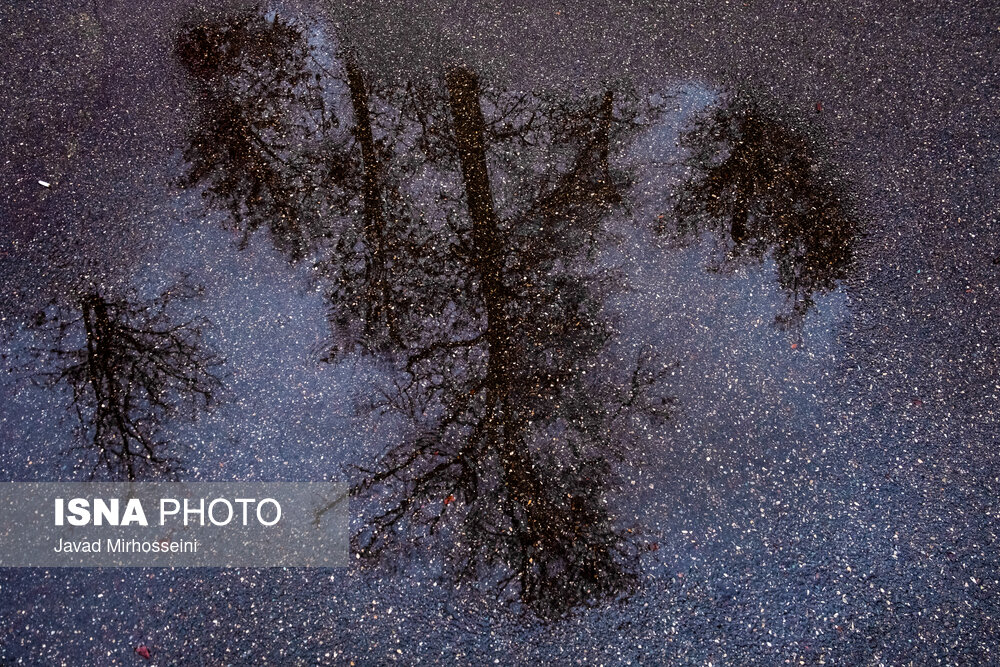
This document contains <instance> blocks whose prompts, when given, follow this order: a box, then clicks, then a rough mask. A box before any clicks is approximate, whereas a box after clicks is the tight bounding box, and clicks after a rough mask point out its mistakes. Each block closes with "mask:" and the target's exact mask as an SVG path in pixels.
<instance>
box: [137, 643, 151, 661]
mask: <svg viewBox="0 0 1000 667" xmlns="http://www.w3.org/2000/svg"><path fill="white" fill-rule="evenodd" d="M135 652H136V653H138V654H139V655H141V656H142V657H143V658H145V659H146V660H149V658H150V655H149V649H148V648H146V646H144V645H140V646H139V647H138V648H137V649H136V650H135Z"/></svg>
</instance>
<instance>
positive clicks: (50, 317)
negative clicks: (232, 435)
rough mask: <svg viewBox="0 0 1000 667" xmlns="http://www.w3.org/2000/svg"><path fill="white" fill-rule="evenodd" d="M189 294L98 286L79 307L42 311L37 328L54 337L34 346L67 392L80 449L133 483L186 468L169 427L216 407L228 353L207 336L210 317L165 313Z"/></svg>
mask: <svg viewBox="0 0 1000 667" xmlns="http://www.w3.org/2000/svg"><path fill="white" fill-rule="evenodd" d="M190 295H191V293H190V290H189V289H186V288H178V289H175V290H170V291H168V292H165V293H164V294H163V295H162V296H160V297H158V298H156V299H154V300H153V301H152V302H148V303H143V302H140V301H137V300H134V299H124V298H108V297H106V296H104V295H102V294H101V293H100V292H99V291H97V290H95V291H92V292H90V293H87V294H85V295H83V296H81V297H80V298H79V299H77V300H76V301H75V304H74V305H73V306H72V307H70V306H52V307H50V308H49V309H47V310H46V311H44V312H42V313H39V314H38V315H37V316H36V318H35V321H34V328H35V329H36V330H37V331H39V332H41V333H42V334H43V335H45V336H46V337H48V338H49V339H50V340H51V341H52V343H51V345H50V346H49V347H46V348H38V349H36V350H35V356H36V358H37V359H38V361H39V362H40V364H41V368H42V370H41V377H42V378H43V379H44V383H45V384H46V385H47V386H49V387H52V388H59V387H68V388H69V389H70V391H71V395H72V406H73V410H74V412H75V414H76V417H77V434H78V437H79V440H80V444H79V445H78V447H76V448H75V449H77V450H78V451H80V452H81V453H82V459H81V460H82V461H83V462H84V464H85V465H90V472H91V474H92V475H95V474H97V472H98V471H99V470H100V469H102V468H103V469H105V470H106V471H107V473H108V474H109V475H110V476H111V477H112V478H115V479H127V480H135V479H139V478H141V477H146V476H167V477H173V476H176V474H177V473H178V472H179V471H180V470H181V469H182V461H181V460H180V459H179V458H178V457H177V455H176V454H175V453H173V452H172V448H171V446H170V443H169V442H168V441H167V440H166V439H165V438H163V437H162V429H163V426H164V425H165V424H166V423H167V421H168V420H170V419H172V418H174V417H187V418H189V419H194V418H195V417H196V416H197V415H198V413H199V412H202V411H205V410H209V409H211V408H212V407H213V405H214V404H215V402H216V400H217V395H218V392H219V389H220V387H221V385H220V382H219V379H218V377H217V376H216V374H215V369H216V367H218V366H219V365H220V364H221V360H220V359H219V358H218V357H216V356H215V355H213V354H212V353H211V352H209V351H207V350H206V348H205V344H204V342H203V340H202V336H203V327H204V325H205V323H204V322H199V321H184V322H180V321H177V320H176V319H175V318H174V317H172V316H171V315H170V314H169V313H168V307H169V306H170V303H171V302H172V301H173V300H175V299H178V298H186V297H188V296H190Z"/></svg>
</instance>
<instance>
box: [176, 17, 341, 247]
mask: <svg viewBox="0 0 1000 667" xmlns="http://www.w3.org/2000/svg"><path fill="white" fill-rule="evenodd" d="M175 52H176V55H177V57H178V59H179V61H180V63H181V65H182V66H183V67H184V69H185V70H186V71H187V73H188V74H189V75H190V77H191V79H192V81H193V82H194V88H195V93H196V98H197V107H198V119H197V122H196V123H194V125H193V127H192V129H191V131H190V137H189V142H188V147H187V149H186V150H185V151H184V157H185V159H186V160H187V162H188V171H187V173H186V174H185V176H184V177H183V179H182V180H181V184H182V185H183V186H186V187H191V186H196V185H197V186H203V187H204V193H205V196H206V197H207V199H208V200H209V201H210V202H211V203H212V204H214V205H216V206H218V207H220V208H222V209H224V210H226V211H228V212H229V214H230V222H231V224H233V226H234V227H235V228H236V229H237V230H238V231H239V232H240V233H241V235H242V240H243V243H244V244H245V243H246V241H247V240H248V239H249V237H250V236H251V235H252V234H253V233H254V232H255V231H256V230H257V229H259V228H261V227H264V228H267V229H269V230H270V233H271V237H272V239H273V240H274V243H275V245H276V246H277V247H278V249H279V250H281V251H282V252H284V253H286V254H287V255H288V256H289V257H290V258H292V259H295V260H298V259H302V258H304V257H306V256H307V255H308V254H309V252H310V250H312V249H313V248H314V247H315V245H316V244H317V243H319V242H321V241H322V240H323V239H324V238H326V237H327V236H328V233H329V230H328V229H327V227H326V223H327V220H326V216H327V214H328V212H329V210H330V209H331V208H338V207H339V208H341V209H342V208H344V207H345V206H346V205H347V202H346V199H345V197H344V195H343V192H342V189H343V188H344V187H345V186H350V187H351V188H352V189H353V188H354V186H353V183H354V182H355V181H356V180H357V179H358V174H357V173H356V171H357V168H356V164H355V162H354V161H353V160H351V159H349V158H348V156H347V147H346V142H347V138H346V136H345V135H343V134H342V133H338V132H337V131H336V130H337V127H338V125H339V121H338V119H337V116H336V114H335V113H334V112H333V111H332V110H331V109H329V108H328V104H327V100H326V97H325V94H324V87H323V76H324V72H323V67H322V66H321V65H320V63H319V62H318V61H317V60H316V58H315V55H314V53H313V49H312V47H311V46H310V45H309V43H308V40H307V38H306V35H305V33H304V31H303V29H302V28H301V27H299V26H297V25H295V24H293V23H292V22H289V21H286V20H285V19H282V18H281V17H278V16H275V17H274V18H271V19H268V18H266V17H265V16H263V15H262V14H260V13H256V12H247V13H241V14H237V15H234V16H231V17H229V18H228V19H226V20H223V21H205V22H200V23H195V24H193V25H190V26H188V27H186V28H184V29H183V30H182V31H181V33H180V34H179V35H178V37H177V41H176V45H175Z"/></svg>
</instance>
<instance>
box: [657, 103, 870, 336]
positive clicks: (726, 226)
mask: <svg viewBox="0 0 1000 667" xmlns="http://www.w3.org/2000/svg"><path fill="white" fill-rule="evenodd" d="M681 144H682V146H683V147H684V148H686V149H687V150H688V151H689V152H690V155H689V158H688V160H687V165H688V167H689V168H690V170H691V175H690V177H689V178H688V180H687V181H686V182H685V183H684V184H683V185H682V187H681V188H680V190H679V192H678V194H677V198H676V203H675V206H674V216H667V217H664V218H662V220H663V224H661V226H660V229H659V231H660V232H661V233H674V234H676V235H677V236H678V237H680V238H685V237H686V238H688V239H692V238H696V237H697V236H698V235H699V234H701V233H702V232H705V231H707V232H710V233H711V234H712V235H713V236H714V238H715V239H716V241H717V244H718V247H717V250H718V253H717V259H716V265H715V267H714V268H715V269H716V270H723V271H726V270H732V269H734V268H736V267H738V266H743V265H745V264H747V263H759V262H761V261H763V260H764V259H765V258H766V257H769V256H770V257H772V258H773V259H774V262H775V264H776V266H777V281H778V284H779V285H780V286H781V288H782V289H783V290H784V291H785V293H786V294H787V297H788V301H789V307H788V310H787V312H785V313H782V314H779V315H778V317H777V318H776V321H777V323H778V324H779V325H781V326H785V327H800V326H801V325H802V321H803V319H804V318H805V316H806V314H807V313H808V311H809V309H810V308H812V306H813V304H814V301H813V299H814V296H815V295H816V294H822V293H824V292H829V291H831V290H833V289H836V287H837V285H838V283H839V282H840V281H841V280H843V279H844V278H846V277H847V275H848V271H849V270H850V267H851V263H852V258H853V248H854V242H855V237H856V235H857V233H858V223H857V220H856V219H855V218H854V217H853V215H852V214H851V213H850V211H849V206H848V204H847V201H846V196H845V194H844V191H843V189H842V188H841V187H840V186H839V185H838V183H837V182H836V181H835V180H834V179H833V178H832V177H831V176H830V175H829V174H828V173H826V172H825V171H824V169H823V167H822V165H821V163H820V161H819V160H818V159H817V157H816V155H815V154H814V151H813V148H812V142H811V141H810V140H809V137H808V136H807V134H806V133H804V132H802V131H799V130H797V129H795V128H794V127H792V125H791V124H789V123H788V122H786V121H784V120H782V119H780V118H779V117H778V116H777V115H776V114H772V113H769V112H768V111H766V110H765V108H764V107H763V106H762V105H761V104H760V103H758V102H757V101H755V100H754V99H753V98H752V97H750V96H748V95H746V94H741V95H737V96H736V97H735V98H734V99H733V100H732V101H730V102H729V103H728V104H725V105H723V106H721V107H719V108H716V109H713V110H711V111H710V112H708V113H706V114H705V115H703V116H702V117H701V118H699V119H698V120H697V121H696V122H695V125H694V127H693V128H692V129H691V130H690V131H689V132H687V133H686V134H684V135H683V136H682V141H681Z"/></svg>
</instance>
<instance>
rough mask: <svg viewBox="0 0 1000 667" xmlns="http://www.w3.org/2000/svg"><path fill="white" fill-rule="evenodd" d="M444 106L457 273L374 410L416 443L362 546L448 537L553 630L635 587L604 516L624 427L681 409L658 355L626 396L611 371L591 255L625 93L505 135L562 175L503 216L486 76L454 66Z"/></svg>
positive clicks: (457, 553) (640, 368)
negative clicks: (455, 190) (531, 141)
mask: <svg viewBox="0 0 1000 667" xmlns="http://www.w3.org/2000/svg"><path fill="white" fill-rule="evenodd" d="M446 95H447V98H446V99H447V109H448V111H449V112H450V118H451V132H450V134H451V136H450V137H439V138H438V141H439V145H442V146H443V145H449V144H450V145H451V146H453V149H454V151H455V154H456V157H457V162H458V165H457V167H458V169H459V171H460V179H461V184H462V191H463V194H464V203H463V202H462V201H460V200H458V199H457V198H455V200H456V201H454V203H453V205H452V206H451V207H450V208H449V224H448V226H447V227H446V228H445V229H443V230H442V237H441V240H440V241H439V244H443V245H444V246H445V247H448V248H450V249H451V255H452V257H451V261H452V262H453V263H456V264H457V266H456V269H457V270H456V271H453V272H449V273H448V274H447V276H446V280H445V282H444V283H443V284H440V285H439V284H436V282H435V280H434V277H435V276H436V275H440V274H433V275H425V276H423V277H422V281H421V289H422V290H423V291H424V294H425V296H424V298H425V299H427V298H429V297H428V296H427V295H435V294H440V296H438V297H437V298H438V300H439V302H441V303H442V304H445V303H447V304H448V306H449V307H448V308H446V309H444V310H442V311H441V315H440V317H439V318H438V320H437V322H435V324H434V326H432V327H429V328H428V329H426V330H424V331H416V332H409V334H410V335H409V336H408V342H409V344H408V346H407V347H406V348H405V349H403V350H401V351H400V367H401V369H402V370H403V380H402V381H401V382H400V383H399V384H398V385H396V386H395V387H394V388H392V389H391V390H389V391H386V392H385V393H384V401H383V402H382V403H381V404H380V405H379V406H378V407H381V408H387V409H391V410H393V411H395V412H397V413H402V414H405V415H406V416H407V417H408V418H410V419H411V420H412V422H413V424H414V428H413V433H414V436H413V437H412V438H409V439H406V440H405V441H404V442H401V443H399V444H397V445H396V446H394V447H391V448H390V449H389V450H388V451H387V452H386V453H385V455H384V456H383V457H382V458H381V459H380V460H379V461H378V462H377V464H376V466H375V467H374V468H372V469H369V470H365V471H364V472H365V473H366V476H365V477H364V479H363V480H362V481H361V482H360V483H359V484H358V486H357V491H358V492H359V493H362V494H364V493H368V492H372V491H376V490H381V491H385V492H386V493H387V494H388V496H387V499H386V498H385V497H384V498H383V500H382V501H381V502H380V504H379V508H378V511H377V512H376V513H375V514H374V515H373V516H372V517H371V519H370V521H369V525H368V527H367V529H366V530H365V531H364V532H362V534H360V535H359V536H358V539H357V540H356V546H357V547H358V549H359V550H360V552H361V553H364V554H366V555H372V556H379V555H383V554H385V553H386V552H387V551H389V550H391V549H393V548H398V547H400V546H403V547H405V546H406V545H409V544H414V543H417V542H421V541H424V540H428V539H430V538H432V537H433V536H434V535H435V534H438V533H446V534H448V535H449V536H450V538H451V541H452V547H451V548H450V549H449V551H448V555H449V557H448V565H447V569H448V572H449V573H450V574H452V575H453V576H456V577H457V578H459V579H460V580H467V579H471V580H477V581H489V582H491V583H492V584H494V585H496V586H497V588H498V594H499V595H500V596H501V597H516V598H517V599H519V600H520V601H521V602H522V603H524V604H525V605H526V606H527V607H529V608H531V609H532V610H533V611H535V612H536V613H538V614H540V615H543V616H558V615H561V614H563V613H565V612H566V611H568V610H570V609H572V608H574V607H578V606H581V605H591V604H597V603H600V602H604V601H606V600H607V599H609V598H610V597H613V596H615V595H617V594H620V593H622V592H624V591H627V590H628V589H629V588H630V587H631V586H632V584H633V583H634V580H635V571H634V566H635V561H636V545H635V544H634V542H630V541H629V540H628V539H626V532H625V531H624V530H623V529H622V528H620V527H619V526H616V525H615V522H614V520H613V517H612V516H611V515H610V513H609V510H608V506H607V497H606V494H607V491H608V484H609V481H610V479H611V478H612V477H613V473H614V467H615V464H616V463H620V462H621V460H622V457H623V456H624V454H625V452H626V451H627V448H628V440H629V439H630V435H629V434H630V432H634V429H630V428H629V424H628V422H629V420H630V419H633V418H646V419H653V420H656V419H662V418H665V417H666V416H667V414H668V408H669V404H670V400H669V399H667V398H666V397H665V396H664V395H663V386H662V380H663V375H664V366H663V364H661V363H659V362H658V361H657V359H656V357H655V355H646V356H643V357H642V358H641V359H639V360H638V361H637V362H635V366H634V368H633V370H632V373H631V375H630V377H629V382H628V383H626V387H625V388H624V389H623V388H622V387H620V386H618V384H617V383H616V382H615V381H614V380H613V374H610V373H608V372H607V369H606V368H604V367H603V366H602V360H601V354H602V351H603V350H604V348H605V345H606V344H607V342H608V340H609V337H610V335H611V330H610V324H609V322H608V321H607V319H606V317H605V316H604V315H603V313H602V299H603V297H604V296H605V295H606V293H607V292H608V290H609V289H610V287H611V286H610V284H609V283H610V278H611V277H612V275H611V274H610V273H608V272H604V271H601V270H599V269H597V268H596V267H594V266H593V265H592V263H591V261H590V259H589V257H588V254H589V250H591V249H592V243H593V241H594V239H595V238H596V237H597V235H599V234H600V233H601V224H602V221H603V220H604V218H605V217H606V216H607V215H608V214H609V213H610V212H611V211H612V210H613V209H614V208H615V207H616V206H617V204H618V203H619V202H620V200H621V197H620V194H619V192H618V188H617V185H616V183H615V182H614V180H613V178H612V175H611V170H610V168H609V165H608V151H609V142H610V138H611V132H612V127H613V125H614V124H615V119H614V116H613V114H614V97H613V94H612V93H610V92H608V93H606V94H603V95H601V96H599V97H598V98H597V99H596V100H588V101H586V102H585V103H583V104H579V105H576V106H575V107H574V108H573V109H572V113H567V109H568V107H564V108H555V107H549V108H546V105H544V104H543V103H541V102H540V101H539V100H537V99H535V100H532V101H531V102H530V104H532V105H533V106H534V108H528V109H523V110H522V111H519V112H518V114H517V115H516V116H514V117H512V118H510V122H509V123H505V124H504V125H503V126H504V131H505V133H506V136H507V137H510V138H519V139H520V140H524V139H525V135H526V133H528V132H533V133H537V136H539V137H541V136H545V137H548V138H549V142H550V144H549V145H548V146H547V147H546V149H547V150H548V157H551V158H555V157H558V156H559V155H560V154H561V155H562V156H564V157H566V158H567V159H566V160H565V162H566V163H567V164H566V166H565V167H564V168H562V169H560V170H559V171H558V172H557V173H555V172H553V170H551V169H549V168H547V169H544V170H543V171H542V172H541V173H536V174H534V175H533V177H532V181H533V182H532V183H531V185H530V188H531V189H530V190H529V192H530V193H531V196H530V197H526V198H524V199H525V200H524V201H522V202H517V204H519V205H514V206H512V207H511V210H510V211H509V212H508V215H501V214H500V213H499V212H498V210H497V206H496V202H495V199H494V194H493V187H492V185H491V180H490V168H489V166H488V157H487V152H488V149H489V148H490V147H491V145H490V141H491V139H492V140H494V141H496V140H497V139H496V138H495V137H491V133H490V131H489V129H488V124H487V121H486V120H485V118H484V113H483V108H482V104H481V100H482V98H483V95H482V93H481V91H480V89H479V83H478V78H477V77H476V75H475V74H474V73H473V72H471V71H470V70H468V69H464V68H455V69H452V70H450V71H449V72H448V74H447V76H446ZM491 106H493V107H494V108H500V107H501V106H502V105H497V104H493V105H491ZM517 120H520V122H521V123H522V125H521V127H520V129H521V132H522V134H520V136H518V132H517V129H516V127H515V125H514V123H515V122H517ZM529 124H530V127H529ZM542 124H544V125H545V126H546V127H544V128H541V127H539V126H540V125H542ZM434 125H435V126H437V127H440V126H441V123H440V122H436V123H435V124H434ZM442 162H443V163H444V164H445V165H449V164H452V163H453V162H454V160H452V161H444V160H443V161H442ZM558 162H560V161H559V160H552V161H551V162H547V163H548V164H550V165H551V164H556V163H558ZM456 277H457V278H458V279H459V280H460V281H461V282H460V283H458V284H457V285H456V283H455V280H456ZM456 288H457V289H456Z"/></svg>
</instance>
